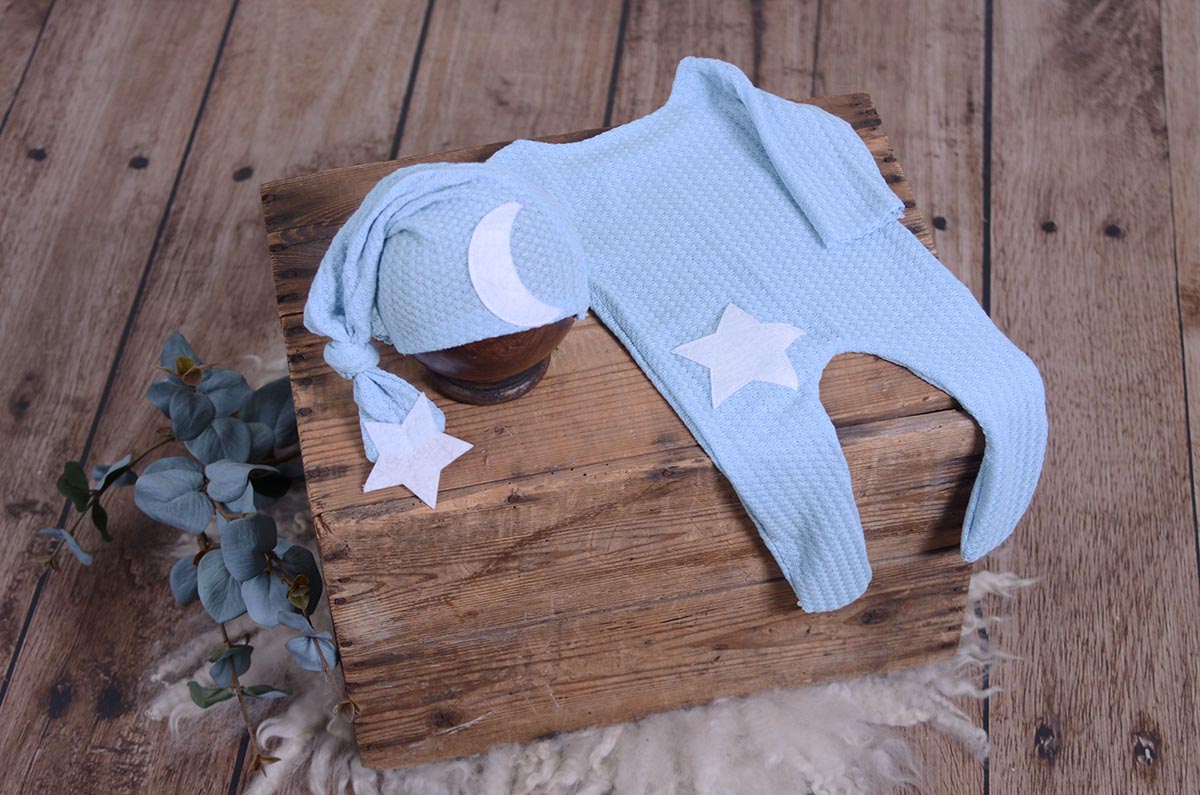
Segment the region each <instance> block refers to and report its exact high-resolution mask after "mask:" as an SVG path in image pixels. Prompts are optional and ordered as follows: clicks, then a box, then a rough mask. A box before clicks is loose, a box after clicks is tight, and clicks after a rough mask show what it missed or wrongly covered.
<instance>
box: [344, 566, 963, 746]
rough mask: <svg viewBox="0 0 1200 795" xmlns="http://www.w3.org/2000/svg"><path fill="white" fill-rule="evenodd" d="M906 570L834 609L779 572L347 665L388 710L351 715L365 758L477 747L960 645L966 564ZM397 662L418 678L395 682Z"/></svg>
mask: <svg viewBox="0 0 1200 795" xmlns="http://www.w3.org/2000/svg"><path fill="white" fill-rule="evenodd" d="M913 566H914V562H913V560H911V559H908V560H894V561H888V562H884V563H882V564H880V565H879V566H877V567H876V568H875V577H874V579H873V580H872V582H871V586H870V588H868V590H867V593H866V594H865V595H864V596H863V597H861V599H860V600H859V601H858V602H855V604H854V606H853V607H852V608H850V609H848V610H843V611H837V612H833V613H819V614H815V615H809V614H804V613H802V612H800V611H799V610H797V609H795V607H794V605H795V594H794V593H793V592H792V590H791V588H790V587H789V586H788V584H787V583H786V582H785V581H784V580H783V579H782V578H779V579H775V580H771V581H767V582H752V583H745V584H740V585H731V586H727V587H726V588H722V589H714V590H711V591H707V592H697V593H691V594H687V595H683V596H678V597H675V596H672V597H666V598H663V599H661V600H657V601H655V600H649V601H643V602H640V603H636V604H633V605H631V606H627V607H622V608H617V609H613V610H608V609H598V610H595V611H592V612H588V613H579V614H577V615H572V616H569V617H566V618H562V619H548V620H545V621H542V622H539V623H531V624H529V625H528V626H524V627H520V628H518V629H515V630H500V631H495V632H491V633H482V634H479V635H460V636H456V637H451V638H446V639H444V640H443V641H441V642H439V643H431V644H428V645H426V646H424V647H423V648H421V649H413V648H406V649H403V650H398V651H396V652H395V653H394V654H392V655H390V656H388V655H385V658H386V659H387V661H388V662H389V663H390V664H389V665H387V666H385V667H380V666H378V665H376V666H375V669H374V671H371V672H368V671H365V670H364V671H359V670H358V663H352V664H351V665H352V668H351V670H349V671H348V672H347V675H348V676H350V677H355V678H356V681H357V682H358V684H357V685H356V688H355V697H356V698H363V699H370V700H371V701H373V702H378V701H379V700H380V699H386V701H387V702H388V703H389V704H391V705H392V708H391V709H389V710H387V711H384V712H368V713H367V714H365V715H363V716H362V717H360V719H359V721H358V722H357V723H356V725H355V731H356V734H357V736H358V740H359V745H360V747H361V749H362V752H363V758H364V761H365V762H366V763H367V764H368V765H395V764H397V763H412V762H421V761H428V760H433V759H438V758H441V757H444V756H448V755H459V754H463V753H474V752H478V751H482V750H484V749H486V748H487V747H489V746H490V745H492V744H495V743H500V742H512V741H522V740H528V739H530V737H531V736H536V735H543V734H546V733H549V732H555V731H560V730H564V729H573V728H578V727H581V726H590V725H596V724H604V723H614V722H619V721H625V720H630V719H632V718H634V717H638V716H640V715H644V714H647V713H650V712H657V711H662V710H665V709H672V708H675V707H678V706H680V705H681V704H690V703H703V702H706V701H711V700H712V699H714V698H716V697H718V696H738V695H745V694H748V693H752V692H756V691H759V690H763V689H772V688H778V687H790V686H795V685H796V684H800V683H804V682H808V681H817V680H819V679H830V678H839V679H840V678H844V677H853V676H858V675H864V674H870V673H877V672H880V671H882V670H885V669H888V668H893V667H896V666H912V665H920V664H922V663H925V662H930V661H932V660H933V659H937V658H939V657H942V656H945V655H946V654H950V653H953V650H954V649H955V648H956V647H957V645H958V634H959V628H960V621H961V615H962V606H963V603H964V601H965V599H966V584H967V580H966V577H965V576H960V575H962V574H963V573H964V571H965V570H966V568H967V567H966V566H965V565H964V564H963V562H962V559H961V557H959V556H958V553H957V552H956V551H954V550H950V551H943V552H938V553H931V554H930V555H928V556H926V558H925V559H923V560H922V561H921V563H920V566H921V568H922V569H923V570H924V571H923V576H921V577H913V576H912V573H913ZM764 616H771V619H770V620H768V621H764ZM866 625H870V626H871V630H872V632H871V642H870V643H869V644H864V643H862V642H861V641H862V638H863V635H862V628H863V627H864V626H866ZM615 638H621V641H620V642H614V639H615ZM447 661H453V663H454V664H453V665H446V664H445V663H446V662H447ZM398 669H404V670H409V671H414V672H418V673H416V674H415V675H410V676H406V677H405V678H404V681H405V685H406V686H405V687H402V688H398V687H396V678H395V673H394V672H395V671H396V670H398ZM664 682H670V683H671V686H670V687H664Z"/></svg>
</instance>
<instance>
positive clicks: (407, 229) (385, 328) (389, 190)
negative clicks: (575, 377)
mask: <svg viewBox="0 0 1200 795" xmlns="http://www.w3.org/2000/svg"><path fill="white" fill-rule="evenodd" d="M510 202H515V203H517V204H520V205H521V207H520V211H519V212H518V213H517V215H516V218H515V220H514V221H513V222H512V226H511V244H510V249H509V253H511V256H512V260H513V263H514V267H515V268H516V270H517V277H518V278H519V279H520V282H521V284H523V285H524V287H525V288H527V289H528V290H529V291H530V292H531V293H532V294H533V295H534V296H535V297H536V298H538V299H540V300H541V301H542V302H543V303H545V304H547V305H548V307H547V308H548V309H552V310H553V309H557V310H558V312H557V314H556V315H552V316H549V319H546V320H543V322H554V321H556V320H561V319H563V318H565V317H569V316H571V315H577V316H583V315H584V314H585V313H586V312H587V306H588V286H587V272H586V268H585V261H584V256H583V251H582V250H581V248H580V244H579V239H578V237H577V236H576V234H575V231H574V230H573V229H572V228H571V226H570V224H569V223H568V222H567V221H566V219H565V217H564V215H563V211H562V208H561V207H559V206H558V204H557V202H556V201H555V200H554V198H553V197H551V196H549V195H548V194H546V193H545V192H544V191H542V190H541V189H540V188H538V187H537V186H536V185H533V184H531V183H529V182H527V181H525V180H522V179H520V178H518V177H517V176H515V175H514V174H512V173H511V172H508V171H506V170H505V169H501V168H496V167H495V166H487V165H485V164H482V163H430V164H421V165H415V166H409V167H407V168H402V169H399V170H397V171H395V172H393V173H392V174H389V175H388V176H386V177H384V178H383V179H382V180H380V181H379V184H377V185H376V186H375V187H374V188H373V189H372V190H371V192H370V193H369V194H367V196H366V198H365V199H363V202H362V204H361V205H360V206H359V208H358V209H357V210H356V211H355V212H354V214H353V215H352V216H351V217H350V219H349V220H347V221H346V223H345V224H344V225H343V226H342V228H341V229H340V230H338V233H337V234H336V235H335V236H334V238H333V241H332V242H331V243H330V246H329V250H328V251H327V252H326V253H325V257H324V259H323V260H322V261H321V267H320V268H319V269H318V270H317V275H316V277H315V278H314V279H313V284H312V288H311V289H310V291H309V295H308V301H307V303H306V304H305V306H304V325H305V326H306V327H307V328H308V330H309V331H311V332H313V333H314V334H319V335H322V336H325V337H330V338H331V342H329V343H328V344H327V345H326V346H325V361H326V363H328V364H329V366H330V367H332V368H333V369H334V370H335V371H337V372H338V373H339V374H340V375H341V376H342V377H344V378H349V379H353V382H354V402H355V403H356V404H358V409H359V420H360V422H359V424H360V427H361V429H362V438H363V447H364V450H365V452H366V454H367V458H369V459H370V460H371V461H375V460H376V459H377V458H378V450H377V449H376V448H375V445H374V443H373V442H372V440H371V437H370V435H369V434H368V433H367V432H366V429H365V423H367V422H382V423H394V424H398V423H401V422H403V420H404V418H405V417H406V416H407V415H408V412H409V410H410V409H411V408H412V407H413V404H414V403H416V401H417V399H418V398H419V397H420V395H421V393H420V392H419V391H418V390H417V389H416V388H415V387H414V386H412V385H411V384H409V383H408V382H407V381H404V380H403V379H401V378H399V377H398V376H396V375H394V374H392V373H389V372H387V371H386V370H383V369H381V368H380V367H379V366H378V365H379V353H378V352H377V351H376V349H375V347H374V345H373V344H372V342H371V340H372V338H375V339H379V340H381V341H383V342H385V343H389V344H391V345H393V346H394V347H395V348H396V349H397V350H398V351H400V352H401V353H425V352H429V351H438V350H443V349H445V348H453V347H455V346H458V345H466V344H467V343H470V342H476V341H478V340H482V339H489V338H491V337H499V336H502V335H505V334H513V333H515V332H518V331H523V330H525V329H526V328H528V326H522V325H514V324H512V323H510V322H507V321H505V320H503V319H501V318H500V317H498V316H497V315H495V314H493V313H492V312H491V311H489V309H488V308H487V306H485V305H484V303H483V301H482V299H481V298H480V295H479V293H478V292H477V291H476V289H475V287H474V286H473V285H472V280H471V278H470V277H469V275H468V255H467V250H468V246H469V245H470V240H471V237H472V233H473V232H474V230H475V229H476V228H477V226H478V225H479V224H480V221H481V220H482V219H483V218H484V216H486V215H487V214H488V213H490V212H491V211H493V210H495V209H496V208H497V207H500V206H502V205H504V204H507V203H510ZM430 409H431V411H432V412H433V414H434V422H435V425H436V427H437V429H438V430H439V431H440V430H443V429H444V428H445V425H446V419H445V416H444V415H443V414H442V412H441V410H440V409H438V408H437V407H436V406H433V405H431V406H430Z"/></svg>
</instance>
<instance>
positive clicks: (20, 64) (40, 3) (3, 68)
mask: <svg viewBox="0 0 1200 795" xmlns="http://www.w3.org/2000/svg"><path fill="white" fill-rule="evenodd" d="M53 5H54V0H3V2H2V4H0V119H3V117H4V113H5V111H6V110H8V107H9V106H10V105H11V104H12V100H13V97H14V96H15V95H16V92H17V86H19V85H20V83H21V76H22V75H24V74H25V72H26V69H27V67H28V66H29V59H30V58H31V57H32V55H33V52H34V49H35V48H36V47H37V41H38V35H39V34H40V33H41V30H42V25H43V23H44V22H45V21H46V16H47V14H49V13H50V8H51V6H53Z"/></svg>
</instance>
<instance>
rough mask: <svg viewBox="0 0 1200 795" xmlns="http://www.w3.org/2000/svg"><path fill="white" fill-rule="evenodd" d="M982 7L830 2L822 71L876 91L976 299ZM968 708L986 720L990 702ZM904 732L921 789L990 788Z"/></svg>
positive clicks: (954, 752) (833, 80) (968, 767)
mask: <svg viewBox="0 0 1200 795" xmlns="http://www.w3.org/2000/svg"><path fill="white" fill-rule="evenodd" d="M982 13H983V4H982V3H962V2H959V0H916V1H915V2H905V3H895V2H890V0H871V2H866V3H853V4H849V3H824V4H822V7H821V37H820V42H819V44H818V47H817V53H816V61H815V66H816V69H815V75H814V79H813V84H814V86H815V88H816V93H818V94H826V93H840V92H843V91H867V92H869V93H870V94H871V96H872V98H874V99H875V100H876V105H877V106H878V107H879V114H880V117H881V118H883V119H886V120H887V125H888V134H889V138H891V140H892V146H893V148H894V149H895V151H896V157H897V158H898V159H899V160H900V162H902V163H903V164H904V168H905V173H906V175H907V176H908V177H909V180H910V181H911V182H912V186H913V193H914V195H915V196H916V197H917V199H918V201H919V203H920V205H921V207H922V209H923V210H924V214H925V217H926V218H927V219H929V220H930V221H931V223H932V226H933V236H934V241H935V242H936V243H937V248H938V258H939V259H940V260H941V261H942V263H943V264H944V265H946V267H948V268H949V269H950V270H951V271H952V272H953V273H954V274H955V275H956V276H958V278H959V279H960V280H961V281H962V282H963V283H965V284H966V285H967V286H968V287H970V288H971V290H972V291H973V292H974V293H975V295H976V297H977V298H978V297H980V296H981V295H982V288H983V278H984V275H983V263H982V253H983V207H982V204H983V186H982V179H983V71H984V69H983V50H984V21H983V16H982ZM1018 532H1021V531H1020V530H1018ZM1000 697H1003V696H1000ZM961 706H962V707H963V709H964V710H965V711H966V712H967V713H968V714H969V715H970V716H971V718H972V719H973V720H974V721H975V722H976V724H977V725H982V723H983V704H982V702H980V701H976V700H974V699H965V700H963V702H962V703H961ZM905 739H907V740H908V741H909V742H911V743H913V744H914V746H915V747H916V749H917V751H918V755H919V757H921V759H922V760H923V765H922V784H921V786H920V790H921V792H923V793H927V795H942V794H943V793H944V794H945V795H965V794H966V793H981V792H982V791H983V765H982V764H980V763H979V762H978V761H976V760H975V759H974V758H973V757H971V755H970V754H969V753H968V752H967V751H966V750H965V749H963V748H961V747H959V746H958V745H957V744H956V743H954V742H953V741H951V740H949V739H948V738H947V737H946V736H945V735H942V734H940V733H938V732H936V731H929V730H923V729H921V728H920V727H917V728H914V729H911V730H908V731H906V732H905Z"/></svg>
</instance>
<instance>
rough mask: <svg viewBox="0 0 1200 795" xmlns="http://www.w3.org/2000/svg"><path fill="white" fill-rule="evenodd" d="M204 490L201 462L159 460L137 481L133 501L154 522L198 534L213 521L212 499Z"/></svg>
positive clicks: (177, 458) (187, 459)
mask: <svg viewBox="0 0 1200 795" xmlns="http://www.w3.org/2000/svg"><path fill="white" fill-rule="evenodd" d="M203 488H204V468H203V467H202V466H201V465H200V464H199V462H197V461H193V460H192V459H190V458H184V457H183V456H174V457H170V458H160V459H159V460H157V461H155V462H154V463H153V464H151V465H150V466H148V467H146V470H145V471H144V472H143V473H142V476H141V477H140V478H138V481H137V484H136V485H135V486H134V488H133V501H134V503H135V504H136V505H137V507H138V508H140V509H141V511H142V513H144V514H146V515H147V516H149V517H150V518H151V519H154V520H156V521H159V522H163V523H164V524H169V525H171V526H172V527H177V528H179V529H180V530H186V531H187V532H189V533H192V534H193V535H195V534H198V533H201V532H203V531H204V529H205V528H207V527H208V524H209V522H210V521H212V515H213V504H212V500H210V499H209V498H208V495H207V494H205V493H204V492H203V491H202V489H203Z"/></svg>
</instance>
